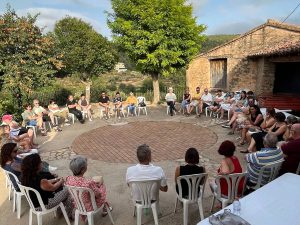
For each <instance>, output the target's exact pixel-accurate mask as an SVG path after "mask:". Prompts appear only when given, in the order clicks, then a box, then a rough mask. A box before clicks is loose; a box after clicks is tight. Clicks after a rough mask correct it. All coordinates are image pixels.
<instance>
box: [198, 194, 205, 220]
mask: <svg viewBox="0 0 300 225" xmlns="http://www.w3.org/2000/svg"><path fill="white" fill-rule="evenodd" d="M198 207H199V213H200V218H201V220H203V219H204V213H203V205H202V200H201V199H198Z"/></svg>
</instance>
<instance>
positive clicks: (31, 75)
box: [0, 6, 63, 110]
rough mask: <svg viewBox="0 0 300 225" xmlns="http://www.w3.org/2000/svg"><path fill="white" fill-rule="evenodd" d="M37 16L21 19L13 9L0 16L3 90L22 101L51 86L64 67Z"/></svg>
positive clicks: (1, 83)
mask: <svg viewBox="0 0 300 225" xmlns="http://www.w3.org/2000/svg"><path fill="white" fill-rule="evenodd" d="M36 19H37V15H35V16H32V15H27V16H22V17H20V16H18V15H17V14H16V13H15V11H14V10H13V9H11V8H10V7H9V6H8V8H7V11H6V12H5V13H4V14H3V15H0V88H1V90H2V91H3V90H5V91H6V92H7V91H8V92H10V93H11V94H12V95H13V96H14V99H15V100H17V101H16V103H17V104H18V106H19V109H18V110H21V107H22V101H24V98H25V99H26V96H27V95H28V94H29V93H31V92H32V91H34V90H35V89H37V88H39V87H43V86H45V85H47V84H48V83H49V81H50V80H51V78H52V77H53V75H54V73H56V72H57V70H59V69H60V68H61V67H62V66H63V65H62V63H61V61H60V60H59V57H60V56H59V55H55V54H53V44H54V42H53V39H51V38H50V37H47V36H43V34H42V32H41V29H40V28H39V27H37V26H36V25H35V22H36Z"/></svg>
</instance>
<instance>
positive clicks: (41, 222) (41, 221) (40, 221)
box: [36, 214, 43, 225]
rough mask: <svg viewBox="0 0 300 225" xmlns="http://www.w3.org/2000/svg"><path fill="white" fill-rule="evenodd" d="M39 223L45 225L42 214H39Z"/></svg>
mask: <svg viewBox="0 0 300 225" xmlns="http://www.w3.org/2000/svg"><path fill="white" fill-rule="evenodd" d="M36 216H37V222H38V225H43V217H42V215H41V214H37V215H36Z"/></svg>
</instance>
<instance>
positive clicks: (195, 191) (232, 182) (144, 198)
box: [4, 161, 300, 225]
mask: <svg viewBox="0 0 300 225" xmlns="http://www.w3.org/2000/svg"><path fill="white" fill-rule="evenodd" d="M282 162H283V161H277V162H274V163H270V164H268V165H265V166H263V167H262V168H261V170H260V172H259V177H258V181H257V184H256V185H255V186H254V187H248V188H252V189H254V190H257V189H258V188H260V187H261V186H263V183H262V180H263V176H264V175H265V173H266V171H267V172H268V174H270V176H269V177H268V179H267V183H269V182H271V181H272V180H274V179H275V178H276V177H277V175H278V172H279V170H280V168H281V165H282ZM4 172H5V175H6V178H7V182H6V184H7V187H9V200H10V195H11V192H13V211H15V209H17V217H18V218H20V215H21V197H22V196H23V195H24V196H25V197H26V199H27V201H28V203H29V205H30V214H29V224H30V225H32V213H34V214H36V215H37V218H38V225H42V215H44V214H47V213H50V212H54V211H56V210H57V208H59V207H60V208H61V210H62V212H63V214H64V217H65V219H66V222H67V224H70V222H69V219H68V217H67V215H66V213H65V208H64V206H63V204H62V203H61V204H59V205H58V206H56V207H54V208H52V209H46V208H45V206H44V204H43V202H42V199H41V197H40V194H39V193H38V192H37V191H36V190H34V189H32V188H29V187H25V186H23V185H21V184H20V183H19V181H18V178H17V177H16V176H15V175H14V174H13V173H11V172H9V171H6V170H4ZM299 173H300V164H299V166H298V170H297V174H299ZM207 176H208V175H207V173H202V174H193V175H185V176H180V177H178V178H177V180H176V183H177V185H178V193H177V197H176V202H175V209H174V213H175V212H176V210H177V204H178V201H181V202H182V203H183V225H187V224H188V205H189V204H192V203H197V204H198V207H199V213H200V218H201V220H203V219H204V213H203V194H204V189H205V185H206V180H207ZM246 176H247V174H246V173H236V174H229V175H220V176H217V177H216V185H217V188H216V191H214V193H213V200H212V205H211V210H210V211H212V210H213V206H214V204H215V200H218V201H220V202H221V204H222V208H224V207H226V206H227V205H228V204H230V203H232V202H233V201H234V200H235V199H236V198H237V197H242V195H241V193H238V192H239V186H240V183H241V182H244V181H245V180H246ZM13 179H14V180H15V181H16V182H17V184H18V187H19V189H20V191H17V190H15V188H14V186H13ZM221 179H225V180H226V181H227V190H228V194H227V196H224V195H222V193H221V191H220V190H221V188H220V187H221ZM182 181H185V182H186V183H187V186H188V193H189V194H188V196H183V194H182ZM129 185H130V187H133V186H134V187H135V188H137V190H139V192H140V196H141V199H140V200H139V201H138V202H135V206H134V216H135V215H136V216H137V225H141V219H142V209H146V208H151V209H152V212H153V217H154V221H155V225H158V214H159V187H160V180H147V181H132V182H130V184H129ZM245 185H246V182H244V183H243V190H242V193H243V192H244V189H245ZM67 188H68V189H69V192H70V194H71V195H72V197H73V199H74V202H75V204H76V208H77V209H76V212H75V225H78V223H79V215H85V216H87V219H88V224H89V225H93V224H94V221H93V216H94V214H96V213H98V212H100V211H101V210H102V208H103V207H106V210H107V212H108V215H109V218H110V220H111V223H112V224H114V220H113V218H112V215H111V213H110V210H109V208H108V206H107V205H106V204H104V205H103V206H102V207H101V208H98V207H97V205H96V202H95V195H94V193H93V191H92V190H91V189H88V188H80V187H73V186H67ZM153 190H155V191H156V192H155V196H156V199H155V201H153V199H152V197H153ZM30 191H32V192H33V193H35V195H36V196H37V199H38V200H39V203H40V205H41V208H42V211H37V210H36V209H35V208H34V206H33V203H32V202H31V199H30V197H29V192H30ZM86 192H88V193H89V195H90V198H91V202H92V206H93V209H94V211H87V210H86V208H85V205H84V201H83V198H82V196H83V193H86ZM240 195H241V196H240Z"/></svg>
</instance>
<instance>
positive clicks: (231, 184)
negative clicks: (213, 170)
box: [215, 173, 247, 202]
mask: <svg viewBox="0 0 300 225" xmlns="http://www.w3.org/2000/svg"><path fill="white" fill-rule="evenodd" d="M246 174H247V173H233V174H228V175H219V176H217V177H216V180H215V182H216V184H217V186H218V188H217V190H216V194H217V195H216V198H217V199H220V198H223V197H224V196H222V193H221V179H224V180H226V183H227V190H228V195H227V196H225V197H226V198H227V199H228V202H233V201H234V200H235V198H237V197H241V196H239V195H242V194H243V192H244V189H245V184H246ZM241 182H243V189H242V190H240V191H241V193H239V187H240V183H241Z"/></svg>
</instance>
